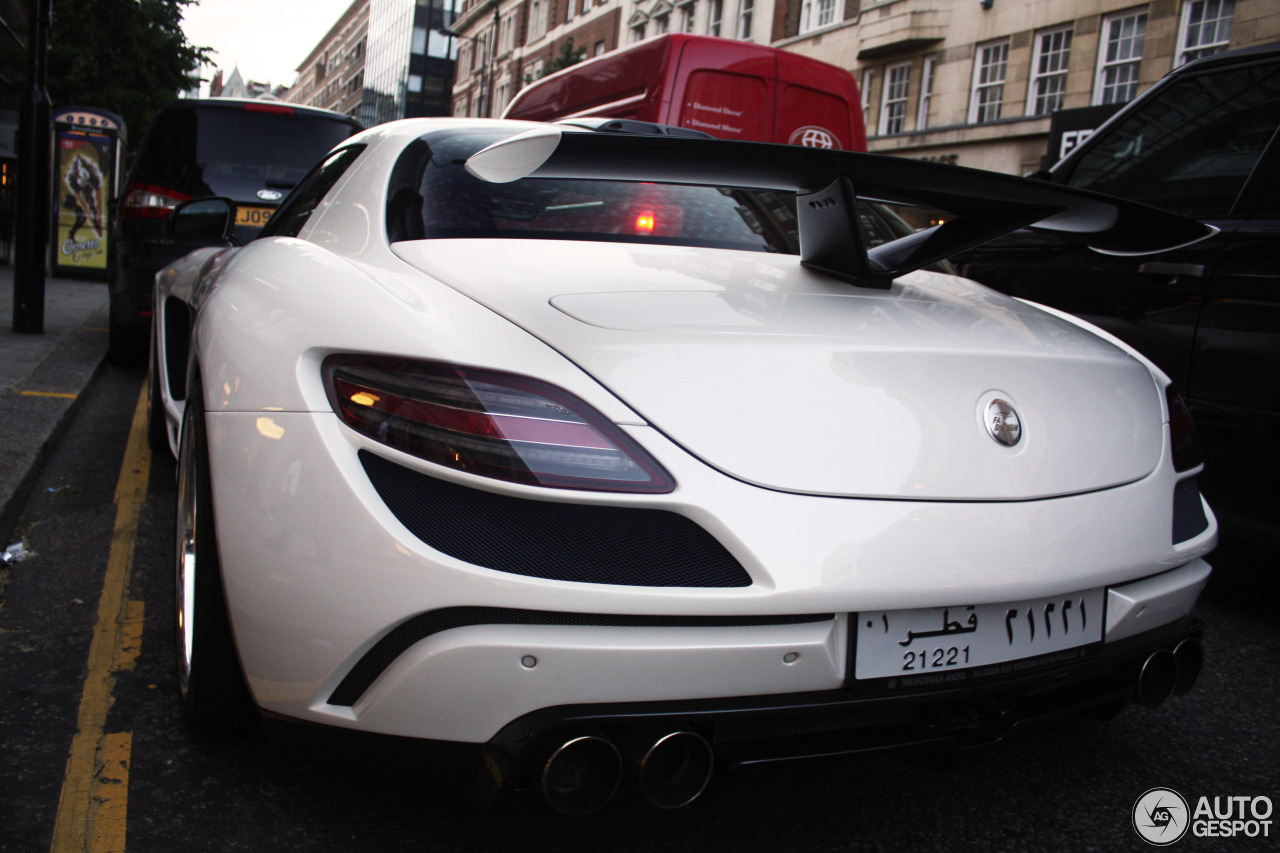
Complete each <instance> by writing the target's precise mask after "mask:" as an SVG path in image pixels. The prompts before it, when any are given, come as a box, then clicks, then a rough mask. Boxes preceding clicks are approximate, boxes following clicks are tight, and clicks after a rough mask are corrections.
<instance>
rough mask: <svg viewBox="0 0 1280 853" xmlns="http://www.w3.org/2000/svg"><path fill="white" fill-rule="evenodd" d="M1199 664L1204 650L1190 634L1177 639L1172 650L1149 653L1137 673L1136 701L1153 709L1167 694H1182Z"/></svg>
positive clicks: (1198, 673) (1202, 663) (1197, 674)
mask: <svg viewBox="0 0 1280 853" xmlns="http://www.w3.org/2000/svg"><path fill="white" fill-rule="evenodd" d="M1203 667H1204V649H1203V647H1202V646H1201V645H1200V641H1199V640H1197V639H1195V638H1194V637H1189V638H1187V639H1185V640H1183V641H1181V642H1180V643H1178V645H1177V646H1175V647H1174V649H1173V651H1170V650H1168V649H1160V650H1158V651H1155V652H1152V653H1151V654H1150V655H1149V656H1148V657H1147V659H1146V660H1145V661H1143V662H1142V668H1141V669H1140V670H1139V672H1138V683H1137V689H1136V698H1137V701H1138V704H1139V705H1141V706H1143V707H1144V708H1156V707H1159V706H1160V705H1162V704H1164V702H1165V700H1166V699H1168V698H1169V697H1170V696H1181V695H1183V694H1184V693H1186V692H1187V691H1189V690H1190V689H1191V687H1192V686H1193V685H1194V684H1195V683H1196V679H1197V678H1199V677H1200V671H1201V669H1203Z"/></svg>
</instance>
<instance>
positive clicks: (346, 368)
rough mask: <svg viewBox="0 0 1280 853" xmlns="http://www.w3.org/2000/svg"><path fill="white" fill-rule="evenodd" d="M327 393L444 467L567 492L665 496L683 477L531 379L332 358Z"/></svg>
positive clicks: (347, 413)
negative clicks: (668, 470) (572, 490)
mask: <svg viewBox="0 0 1280 853" xmlns="http://www.w3.org/2000/svg"><path fill="white" fill-rule="evenodd" d="M324 376H325V388H326V390H327V391H328V393H329V401H330V403H331V404H332V405H333V408H334V411H335V412H336V413H337V414H338V417H339V418H341V419H342V421H343V422H344V423H345V424H347V425H348V426H349V427H351V428H352V429H354V430H356V431H357V432H359V433H361V434H363V435H366V436H368V437H369V438H372V439H374V440H375V441H378V442H381V443H383V444H386V445H388V446H390V447H394V448H396V449H397V450H401V451H403V452H405V453H409V454H412V455H414V456H418V457H420V458H422V459H426V460H428V461H431V462H435V463H437V464H440V465H445V466H448V467H450V468H455V469H457V470H460V471H468V472H470V473H473V474H479V475H481V476H485V477H493V478H496V479H500V480H508V481H511V482H515V483H525V484H527V485H534V486H546V487H551V488H561V489H587V490H591V491H615V492H645V493H663V492H669V491H671V490H672V489H673V488H675V481H674V480H673V479H672V478H671V475H669V474H668V473H667V472H666V471H665V470H664V469H663V468H662V466H661V465H659V464H658V462H657V461H656V460H654V459H653V458H652V457H651V456H650V455H649V454H648V453H646V452H645V451H644V449H643V448H641V447H640V446H639V445H638V444H637V443H636V442H635V441H634V440H633V439H631V438H630V437H629V436H628V435H627V434H626V433H624V432H623V431H622V430H621V429H619V428H618V427H617V426H615V425H614V424H612V423H610V422H609V421H608V420H607V419H606V418H605V417H604V416H603V415H601V414H600V413H599V412H597V411H595V409H593V408H591V407H590V406H589V405H588V404H587V403H585V402H583V401H582V400H580V399H578V398H577V397H575V396H573V395H572V394H570V393H568V392H567V391H564V390H562V389H560V388H556V387H555V386H552V385H549V384H547V383H545V382H541V381H539V380H536V379H532V378H530V377H525V376H517V375H515V374H509V373H499V372H497V371H489V370H479V369H473V368H469V367H458V366H455V365H449V364H444V363H440V362H417V361H407V360H404V359H394V358H376V357H360V356H333V357H330V358H328V359H326V361H325V364H324Z"/></svg>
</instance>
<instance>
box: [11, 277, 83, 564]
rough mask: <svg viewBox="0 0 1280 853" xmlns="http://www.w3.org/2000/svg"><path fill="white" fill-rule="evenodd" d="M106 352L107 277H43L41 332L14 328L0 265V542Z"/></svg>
mask: <svg viewBox="0 0 1280 853" xmlns="http://www.w3.org/2000/svg"><path fill="white" fill-rule="evenodd" d="M106 353H107V285H106V283H105V282H99V281H74V280H70V279H59V278H48V279H46V280H45V302H44V334H42V335H18V334H14V332H13V267H12V266H8V265H0V550H3V548H4V547H5V546H6V545H7V544H9V542H10V541H12V535H13V525H14V523H15V522H16V521H17V518H18V514H19V512H20V511H21V509H22V505H23V504H24V503H25V500H26V498H27V493H28V492H29V491H30V489H31V486H32V483H34V482H35V478H36V476H37V475H38V474H39V473H40V466H41V465H42V464H43V463H44V460H45V457H46V456H47V455H48V454H49V452H50V451H51V450H52V449H53V446H54V444H55V443H56V442H57V440H58V438H59V437H60V436H61V434H62V431H63V430H64V429H65V428H66V425H67V424H68V423H69V422H70V420H71V418H72V416H73V415H74V414H75V412H76V410H77V409H78V408H79V402H80V397H81V396H82V395H83V394H84V392H85V390H86V389H87V388H88V387H89V383H91V382H92V381H93V379H94V377H95V376H97V374H98V370H99V369H100V368H101V366H102V363H103V360H104V358H105V356H106Z"/></svg>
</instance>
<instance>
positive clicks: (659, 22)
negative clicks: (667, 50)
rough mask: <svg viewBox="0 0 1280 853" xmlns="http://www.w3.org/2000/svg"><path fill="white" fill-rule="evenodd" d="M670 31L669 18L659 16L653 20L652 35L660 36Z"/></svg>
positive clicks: (668, 16) (667, 16)
mask: <svg viewBox="0 0 1280 853" xmlns="http://www.w3.org/2000/svg"><path fill="white" fill-rule="evenodd" d="M670 31H671V16H670V15H659V16H658V17H656V18H654V19H653V34H654V35H655V36H660V35H662V34H663V33H666V32H670Z"/></svg>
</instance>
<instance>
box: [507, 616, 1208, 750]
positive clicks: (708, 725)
mask: <svg viewBox="0 0 1280 853" xmlns="http://www.w3.org/2000/svg"><path fill="white" fill-rule="evenodd" d="M1203 632H1204V624H1203V622H1202V621H1201V620H1199V619H1197V618H1195V617H1191V616H1187V617H1183V618H1180V619H1178V620H1176V621H1175V622H1173V623H1170V624H1167V625H1163V626H1161V627H1160V628H1157V629H1154V630H1151V631H1147V632H1145V633H1143V634H1140V635H1137V636H1133V637H1129V638H1127V639H1125V640H1121V641H1118V642H1115V643H1108V644H1105V645H1104V647H1103V649H1102V650H1101V651H1098V652H1096V653H1093V654H1090V655H1089V656H1087V657H1085V658H1082V659H1080V660H1078V661H1075V662H1072V663H1068V664H1058V665H1050V666H1047V667H1044V668H1040V669H1037V670H1035V671H1032V672H1026V673H1020V674H1014V675H1010V676H1007V677H1001V678H994V679H990V680H984V681H983V682H981V683H977V682H971V683H965V684H962V685H961V686H958V687H945V688H923V689H916V690H911V689H908V690H903V691H890V690H886V689H885V688H884V687H883V685H879V686H874V687H869V688H866V689H863V688H860V687H858V686H856V685H855V686H853V687H847V688H842V689H839V690H831V691H824V692H817V693H806V694H793V695H782V696H761V697H745V698H736V699H718V700H700V701H691V702H646V703H619V704H607V705H564V706H558V707H552V708H545V709H542V710H539V711H536V712H534V713H531V714H527V715H525V716H523V717H521V718H519V719H517V720H514V721H513V722H512V723H510V724H509V725H507V726H506V727H505V728H503V729H502V730H501V731H500V732H499V733H498V734H497V735H496V736H495V737H494V738H493V740H492V741H490V744H489V746H490V748H491V749H492V750H496V751H497V752H498V753H499V754H501V755H503V756H505V757H507V758H508V759H509V760H510V761H511V762H512V764H513V765H518V764H519V762H520V759H521V757H522V756H524V755H527V754H529V753H530V752H531V751H536V749H537V748H538V745H539V744H542V743H545V742H546V741H548V740H552V739H555V740H558V739H560V738H561V737H564V736H570V737H571V736H573V735H575V734H580V733H583V732H593V733H601V734H603V735H604V736H606V737H614V738H618V739H621V740H625V739H627V738H629V737H630V736H631V733H632V732H634V731H641V732H669V731H694V732H698V733H699V734H701V735H702V736H703V737H704V738H706V739H707V740H708V742H710V743H711V744H712V745H713V746H714V748H715V750H716V754H717V760H718V762H719V764H720V766H724V765H725V764H728V765H745V764H759V763H766V762H774V761H782V760H789V759H797V758H812V757H820V756H832V755H844V754H852V753H861V752H873V751H879V750H887V749H897V748H902V747H909V746H920V745H929V744H933V745H952V746H958V747H971V746H978V745H981V744H987V743H994V742H996V741H999V740H1000V739H1001V738H1003V737H1004V736H1005V735H1006V734H1007V733H1008V732H1009V731H1010V730H1012V729H1013V728H1014V727H1015V726H1018V725H1021V724H1023V723H1027V722H1032V721H1036V720H1042V719H1049V718H1053V717H1058V716H1063V715H1068V714H1078V713H1088V712H1097V713H1099V714H1109V713H1114V712H1115V711H1117V710H1119V708H1120V707H1121V706H1122V705H1123V704H1124V703H1125V702H1127V701H1128V700H1129V699H1131V698H1132V697H1133V696H1134V686H1135V683H1136V682H1137V679H1138V676H1139V673H1140V672H1141V670H1142V667H1143V664H1144V662H1145V661H1146V660H1147V659H1148V658H1149V657H1150V656H1151V655H1152V654H1153V653H1156V652H1158V651H1161V650H1167V651H1170V652H1172V651H1173V650H1174V649H1175V648H1177V647H1178V646H1179V645H1180V644H1181V643H1182V642H1183V641H1186V640H1196V641H1198V640H1199V639H1200V638H1201V636H1202V634H1203Z"/></svg>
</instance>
